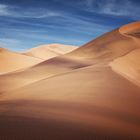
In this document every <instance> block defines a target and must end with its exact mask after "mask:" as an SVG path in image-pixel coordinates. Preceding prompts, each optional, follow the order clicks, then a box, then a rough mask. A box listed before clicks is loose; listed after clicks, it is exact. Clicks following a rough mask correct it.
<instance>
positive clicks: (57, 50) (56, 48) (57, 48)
mask: <svg viewBox="0 0 140 140" xmlns="http://www.w3.org/2000/svg"><path fill="white" fill-rule="evenodd" d="M74 49H76V46H69V45H63V44H48V45H41V46H38V47H36V48H32V49H30V50H28V51H26V52H24V53H23V54H25V55H27V56H33V57H36V58H40V59H44V60H47V59H50V58H53V57H56V56H59V55H62V54H65V53H68V52H70V51H73V50H74Z"/></svg>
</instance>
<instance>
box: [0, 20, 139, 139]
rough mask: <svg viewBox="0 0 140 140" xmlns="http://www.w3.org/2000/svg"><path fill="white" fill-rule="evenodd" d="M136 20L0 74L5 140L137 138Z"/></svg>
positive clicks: (0, 131) (0, 130)
mask: <svg viewBox="0 0 140 140" xmlns="http://www.w3.org/2000/svg"><path fill="white" fill-rule="evenodd" d="M139 31H140V22H134V23H131V24H128V25H124V26H122V27H120V28H118V29H115V30H113V31H111V32H108V33H106V34H104V35H102V36H101V37H98V38H97V39H94V40H92V41H91V42H89V43H87V44H85V45H83V46H81V47H79V48H78V49H76V50H74V51H72V52H69V53H67V54H63V55H61V56H57V57H54V58H51V59H49V60H45V61H43V62H39V63H38V64H36V65H34V66H32V67H29V68H25V69H24V70H22V71H17V72H14V73H8V74H3V75H1V76H0V86H1V87H0V93H1V94H0V124H1V125H0V137H1V139H2V138H3V139H4V140H11V137H12V138H13V139H18V140H20V139H22V140H23V139H25V140H28V139H30V140H31V139H33V140H38V139H41V140H46V139H49V140H59V139H60V140H66V139H73V140H78V139H79V140H87V139H91V140H93V139H98V140H100V139H103V140H104V139H111V140H114V139H122V140H124V139H136V140H139V139H140V133H139V132H140V119H139V118H140V73H139V69H140V67H139V64H140V61H139V56H140V41H139V39H140V36H139Z"/></svg>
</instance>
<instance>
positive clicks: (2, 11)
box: [0, 4, 9, 16]
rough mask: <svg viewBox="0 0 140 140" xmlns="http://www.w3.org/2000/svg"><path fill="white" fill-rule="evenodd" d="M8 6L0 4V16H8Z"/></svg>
mask: <svg viewBox="0 0 140 140" xmlns="http://www.w3.org/2000/svg"><path fill="white" fill-rule="evenodd" d="M8 9H9V8H8V5H5V4H0V16H8V15H9V10H8Z"/></svg>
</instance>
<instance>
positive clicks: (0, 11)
mask: <svg viewBox="0 0 140 140" xmlns="http://www.w3.org/2000/svg"><path fill="white" fill-rule="evenodd" d="M138 20H140V1H139V0H0V47H5V48H8V49H10V50H15V51H23V50H26V49H29V48H32V47H36V46H38V45H41V44H49V43H63V44H69V45H77V46H81V45H83V44H84V43H86V42H88V41H90V40H92V39H93V38H96V37H97V36H99V35H101V34H103V33H105V32H108V31H110V30H112V29H114V28H117V27H119V26H121V25H124V24H127V23H129V22H133V21H138Z"/></svg>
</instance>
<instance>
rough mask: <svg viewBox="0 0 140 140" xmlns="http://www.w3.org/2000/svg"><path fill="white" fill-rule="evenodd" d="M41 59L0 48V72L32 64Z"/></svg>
mask: <svg viewBox="0 0 140 140" xmlns="http://www.w3.org/2000/svg"><path fill="white" fill-rule="evenodd" d="M41 61H42V60H41V59H38V58H33V57H29V56H25V55H22V54H18V53H15V52H12V51H9V50H7V49H4V48H0V74H2V73H7V72H11V71H16V70H19V69H22V68H26V67H29V66H33V65H35V64H38V63H39V62H41Z"/></svg>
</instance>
